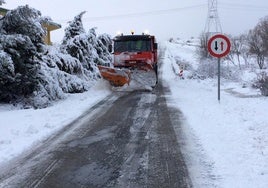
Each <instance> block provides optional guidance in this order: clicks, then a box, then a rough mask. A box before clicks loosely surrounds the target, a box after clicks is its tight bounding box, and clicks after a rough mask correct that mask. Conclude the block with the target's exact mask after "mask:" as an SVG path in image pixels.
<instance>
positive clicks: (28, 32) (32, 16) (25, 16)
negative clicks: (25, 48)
mask: <svg viewBox="0 0 268 188" xmlns="http://www.w3.org/2000/svg"><path fill="white" fill-rule="evenodd" d="M41 18H42V17H41V12H40V11H38V10H36V9H33V8H30V7H29V6H27V5H26V6H20V7H18V8H17V9H15V10H11V11H8V12H7V14H6V16H5V18H4V19H3V23H2V29H3V31H2V32H3V33H4V34H7V35H13V34H21V35H25V36H28V37H29V38H30V39H31V41H32V43H33V44H34V45H35V46H36V47H37V50H38V51H40V50H41V48H42V44H44V36H45V30H44V29H43V28H42V25H41V23H40V21H41Z"/></svg>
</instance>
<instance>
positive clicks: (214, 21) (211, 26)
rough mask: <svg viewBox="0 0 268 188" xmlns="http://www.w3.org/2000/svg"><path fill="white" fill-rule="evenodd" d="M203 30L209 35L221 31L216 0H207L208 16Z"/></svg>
mask: <svg viewBox="0 0 268 188" xmlns="http://www.w3.org/2000/svg"><path fill="white" fill-rule="evenodd" d="M204 32H205V33H206V34H208V35H209V36H211V35H213V34H215V33H221V32H222V28H221V23H220V18H219V15H218V2H217V0H208V17H207V21H206V25H205V30H204Z"/></svg>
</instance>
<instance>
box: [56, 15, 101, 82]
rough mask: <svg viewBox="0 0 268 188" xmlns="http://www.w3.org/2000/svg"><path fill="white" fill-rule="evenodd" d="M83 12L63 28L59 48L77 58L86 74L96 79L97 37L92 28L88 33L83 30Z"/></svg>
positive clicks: (97, 75) (97, 72)
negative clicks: (63, 34)
mask: <svg viewBox="0 0 268 188" xmlns="http://www.w3.org/2000/svg"><path fill="white" fill-rule="evenodd" d="M84 13H85V12H82V13H80V14H79V15H77V16H76V17H75V18H74V20H73V21H72V22H71V23H70V25H69V26H68V27H67V28H66V29H65V36H64V38H63V41H62V45H61V49H62V51H63V53H67V54H70V55H71V56H72V57H75V58H77V59H78V60H79V61H80V62H81V64H82V65H83V67H84V68H85V69H86V71H85V72H86V74H87V75H88V76H89V77H91V78H93V79H96V78H98V77H100V75H99V71H98V68H97V67H96V64H95V63H94V62H95V59H96V58H97V52H96V49H95V48H94V44H96V43H97V37H96V33H95V30H94V29H91V30H90V31H89V33H86V32H85V29H84V27H83V23H82V16H83V14H84Z"/></svg>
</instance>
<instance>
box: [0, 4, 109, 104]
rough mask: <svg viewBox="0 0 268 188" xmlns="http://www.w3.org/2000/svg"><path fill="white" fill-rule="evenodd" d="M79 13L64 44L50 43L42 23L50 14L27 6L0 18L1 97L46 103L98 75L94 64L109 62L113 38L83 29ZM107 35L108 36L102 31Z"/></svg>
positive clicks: (80, 87)
mask: <svg viewBox="0 0 268 188" xmlns="http://www.w3.org/2000/svg"><path fill="white" fill-rule="evenodd" d="M83 14H84V12H82V13H81V14H79V15H78V16H76V17H75V19H74V21H73V22H71V23H70V26H69V27H67V28H66V30H65V31H66V34H65V37H64V39H63V43H62V45H61V46H59V47H57V46H46V45H45V44H44V41H43V37H44V34H45V32H44V30H43V28H42V24H41V23H44V22H46V21H50V18H47V17H42V16H41V13H40V12H39V11H37V10H35V9H32V8H30V7H28V6H22V7H18V8H17V9H15V10H11V11H9V12H8V13H7V15H6V16H5V17H4V18H2V19H1V20H0V102H15V103H17V102H18V101H19V102H21V103H22V104H26V105H27V106H30V107H31V106H32V107H35V108H44V107H46V106H48V105H50V104H51V102H52V101H54V100H58V99H62V98H64V97H65V93H77V92H84V91H86V90H88V89H89V87H90V86H91V84H92V81H94V80H96V79H97V78H99V77H100V76H99V71H98V68H97V66H96V64H97V63H99V62H109V58H110V56H111V54H110V53H109V52H108V51H107V45H106V44H108V43H109V42H111V39H109V37H108V36H107V37H100V39H98V37H97V35H96V31H95V28H92V29H90V30H89V32H88V33H86V32H85V30H84V28H83V24H82V21H81V17H82V15H83ZM104 36H105V35H104Z"/></svg>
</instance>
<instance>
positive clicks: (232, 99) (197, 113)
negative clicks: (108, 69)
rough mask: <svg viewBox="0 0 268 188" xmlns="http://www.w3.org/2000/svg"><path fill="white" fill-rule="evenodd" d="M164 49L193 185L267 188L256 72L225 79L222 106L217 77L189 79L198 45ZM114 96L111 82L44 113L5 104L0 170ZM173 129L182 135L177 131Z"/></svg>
mask: <svg viewBox="0 0 268 188" xmlns="http://www.w3.org/2000/svg"><path fill="white" fill-rule="evenodd" d="M160 50H162V51H161V54H162V55H163V56H162V58H161V61H162V63H163V66H162V70H161V71H160V72H162V78H163V81H164V84H168V85H169V86H170V89H171V95H167V98H168V101H169V105H170V106H172V107H175V108H178V109H179V110H180V111H181V112H182V114H183V117H184V119H183V122H184V124H183V129H182V130H183V135H184V142H183V143H182V144H183V153H184V155H185V158H186V161H187V165H188V167H189V171H190V176H191V178H192V181H193V184H194V187H197V188H200V187H201V188H209V187H220V188H221V187H222V188H230V187H243V188H252V187H258V188H264V187H268V137H267V135H268V124H267V122H268V116H267V115H266V114H267V113H266V112H267V109H268V108H267V107H268V98H267V97H263V96H261V95H260V92H259V90H256V89H252V88H250V87H249V84H246V87H245V81H250V80H252V79H253V78H252V77H254V76H255V74H253V73H250V72H249V73H247V74H244V76H243V74H242V78H241V80H242V81H241V82H240V81H238V82H234V81H228V80H223V81H222V85H221V101H220V102H218V100H217V80H216V78H215V79H204V80H200V79H188V78H187V77H188V76H190V77H191V74H192V73H193V71H194V70H195V69H197V68H198V62H197V60H196V58H195V47H194V46H188V45H184V44H174V43H169V42H164V43H162V44H161V45H160ZM177 62H180V63H186V64H187V65H188V67H191V68H189V70H187V69H186V70H185V71H184V77H185V79H180V78H179V76H178V75H177V74H176V73H177V68H178V67H177V68H176V66H177ZM189 65H191V66H189ZM174 67H175V68H174ZM174 70H175V71H174ZM110 93H111V91H110V89H109V86H108V85H107V83H106V82H102V81H100V82H97V84H96V86H95V87H92V88H91V89H90V90H89V91H88V92H86V93H82V94H70V95H68V97H67V98H66V99H64V100H61V101H59V102H57V103H56V104H54V105H53V106H51V107H48V108H46V109H39V110H33V109H18V108H16V107H13V106H11V105H2V104H1V106H0V134H1V135H0V166H1V163H2V164H3V163H5V162H6V161H7V160H9V159H11V158H13V157H15V156H17V155H19V154H20V153H21V152H22V151H24V150H25V149H28V148H29V147H31V146H32V145H33V144H35V143H39V142H40V141H42V140H43V139H45V138H46V137H47V136H49V135H51V134H53V133H55V132H56V131H57V130H59V129H60V128H62V127H63V126H65V125H67V124H68V123H70V122H71V121H72V120H73V119H75V118H76V117H78V116H79V115H81V114H82V113H83V112H84V111H85V110H86V109H88V108H90V107H91V106H92V105H94V104H96V102H97V101H99V100H101V99H102V98H104V97H106V96H107V95H109V94H110ZM174 129H175V130H176V131H178V132H179V131H181V129H180V128H179V127H175V128H174ZM178 135H179V134H178ZM180 135H181V134H180ZM179 140H181V139H179Z"/></svg>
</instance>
